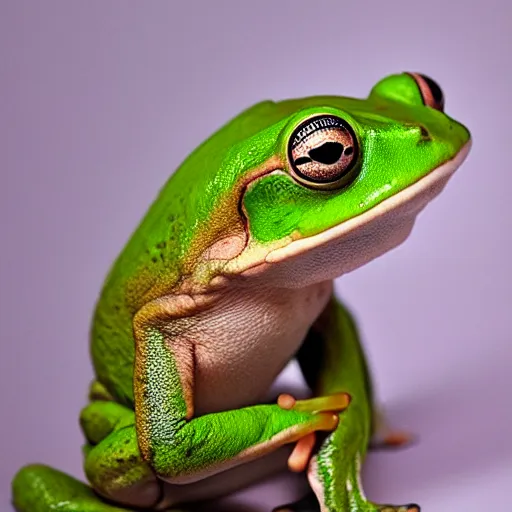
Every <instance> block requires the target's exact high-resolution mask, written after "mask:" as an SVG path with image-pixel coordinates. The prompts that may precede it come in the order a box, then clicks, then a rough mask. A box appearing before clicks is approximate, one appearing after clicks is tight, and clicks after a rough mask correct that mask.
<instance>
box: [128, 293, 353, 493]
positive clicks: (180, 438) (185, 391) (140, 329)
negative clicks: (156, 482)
mask: <svg viewBox="0 0 512 512" xmlns="http://www.w3.org/2000/svg"><path fill="white" fill-rule="evenodd" d="M200 308H201V305H199V304H198V302H197V300H193V299H191V298H190V297H188V296H180V297H174V298H170V299H167V298H164V299H159V300H157V301H154V302H152V303H150V304H148V305H147V306H145V307H144V308H143V309H142V310H141V311H140V312H139V313H138V314H137V315H136V317H135V319H134V333H135V340H136V343H135V345H136V349H135V370H134V396H135V414H136V427H137V434H138V441H139V446H140V450H141V454H142V457H143V458H144V460H145V461H146V462H147V463H148V464H149V466H150V467H151V468H152V469H153V471H154V472H155V473H156V475H158V477H159V478H160V479H162V480H165V481H167V482H169V483H173V484H185V483H191V482H195V481H198V480H201V479H204V478H207V477H209V476H211V475H214V474H216V473H219V472H221V471H224V470H226V469H228V468H231V467H234V466H237V465H239V464H242V463H245V462H249V461H251V460H253V459H256V458H259V457H261V456H263V455H266V454H268V453H270V452H273V451H274V450H276V449H277V448H279V447H280V446H282V445H284V444H287V443H293V442H295V441H299V440H300V439H302V438H304V437H307V436H308V435H309V434H311V433H313V432H315V431H320V430H322V431H329V432H330V431H332V430H333V429H334V428H335V427H336V425H337V423H338V421H339V420H338V414H336V413H337V412H339V411H341V410H343V409H345V408H346V407H347V405H348V402H349V397H348V396H347V395H346V394H345V393H339V394H337V395H334V396H331V397H328V398H325V399H323V400H318V399H315V400H304V401H300V400H299V401H297V402H295V401H294V403H293V404H292V405H291V406H290V404H289V402H287V400H286V399H285V400H284V402H285V403H284V405H283V404H281V405H280V404H274V405H266V404H265V405H255V406H250V407H244V408H241V409H236V410H227V411H221V412H214V413H209V414H205V415H203V416H195V415H194V398H195V397H194V376H195V374H196V373H197V365H199V364H201V362H200V361H196V358H195V346H196V344H197V343H201V342H204V341H205V340H202V339H200V337H201V330H200V329H196V328H194V323H193V322H194V318H193V315H196V314H199V313H200V312H201V309H200ZM189 320H190V321H189ZM236 341H237V340H234V343H235V342H236Z"/></svg>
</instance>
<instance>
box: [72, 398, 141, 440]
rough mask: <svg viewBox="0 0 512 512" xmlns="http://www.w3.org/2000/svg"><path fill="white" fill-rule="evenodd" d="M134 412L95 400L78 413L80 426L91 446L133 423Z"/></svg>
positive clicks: (118, 405)
mask: <svg viewBox="0 0 512 512" xmlns="http://www.w3.org/2000/svg"><path fill="white" fill-rule="evenodd" d="M134 421H135V419H134V412H133V411H132V410H131V409H128V408H127V407H125V406H124V405H121V404H118V403H116V402H111V401H104V400H95V401H93V402H90V403H89V404H88V405H86V406H85V407H84V408H83V409H82V411H81V413H80V426H81V427H82V431H83V433H84V435H85V437H86V439H87V441H88V442H89V443H90V444H92V445H95V444H98V443H99V442H101V441H102V440H103V439H105V438H106V437H107V436H108V435H109V434H111V433H112V432H113V431H114V429H117V428H120V427H121V426H122V425H127V424H130V423H134Z"/></svg>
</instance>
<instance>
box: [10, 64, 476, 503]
mask: <svg viewBox="0 0 512 512" xmlns="http://www.w3.org/2000/svg"><path fill="white" fill-rule="evenodd" d="M417 80H418V77H416V78H414V76H412V75H408V74H402V75H393V76H391V77H388V78H386V79H384V80H382V81H381V82H379V83H378V84H377V85H376V86H375V87H374V88H373V90H372V92H371V94H370V96H369V97H368V98H367V99H365V100H357V99H352V98H342V97H332V96H329V97H315V98H304V99H300V100H288V101H283V102H279V103H273V102H263V103H260V104H258V105H255V106H254V107H252V108H251V109H249V110H247V111H245V112H243V113H242V114H240V115H239V116H238V117H237V118H235V119H233V120H232V121H231V122H229V123H228V124H227V125H226V126H224V127H223V128H222V129H220V130H219V131H218V132H217V133H215V134H214V135H212V137H210V138H209V139H208V140H207V141H205V142H204V143H203V144H202V145H200V146H199V147H198V148H197V149H196V150H195V151H194V152H193V153H192V154H191V155H190V156H189V157H188V158H187V159H186V160H185V162H183V164H182V165H181V166H180V168H179V169H178V170H177V171H176V173H174V174H173V176H172V177H171V178H170V179H169V181H168V182H167V183H166V185H165V186H164V187H163V189H162V191H161V192H160V194H159V196H158V198H157V200H156V201H155V202H154V204H153V205H152V206H151V208H150V209H149V211H148V213H147V214H146V216H145V217H144V219H143V220H142V222H141V224H140V226H139V227H138V229H137V230H136V231H135V233H134V235H133V236H132V238H131V239H130V241H129V242H128V244H127V246H126V247H125V249H124V250H123V252H122V253H121V255H120V256H119V258H118V259H117V261H116V262H115V264H114V265H113V267H112V269H111V271H110V273H109V275H108V277H107V279H106V282H105V285H104V288H103V290H102V293H101V296H100V299H99V301H98V304H97V307H96V310H95V315H94V319H93V325H92V331H91V353H92V359H93V363H94V369H95V374H96V379H97V380H96V382H95V383H94V384H93V386H92V388H91V392H90V403H89V405H87V406H86V407H85V409H84V410H83V411H82V414H81V418H80V420H81V425H82V429H83V431H84V434H85V437H86V439H87V444H86V446H85V447H84V450H83V453H84V467H85V473H86V475H87V478H88V480H89V482H90V484H91V486H92V488H93V489H94V492H93V491H91V490H90V489H89V488H88V487H87V486H85V485H83V484H81V483H80V482H77V481H76V480H74V479H72V478H70V477H68V476H66V475H63V474H62V473H59V472H58V471H56V470H53V469H50V468H47V467H44V466H28V467H25V468H22V469H21V470H20V472H19V473H18V474H17V475H16V477H15V479H14V481H13V501H14V504H15V506H16V508H17V510H18V511H19V512H45V511H49V510H55V509H58V510H61V511H63V512H74V511H78V510H80V511H82V512H93V511H98V512H103V511H116V510H133V509H152V510H173V511H176V510H178V509H177V508H176V507H179V506H180V504H181V503H186V502H190V501H193V500H194V499H199V498H201V499H204V498H211V497H215V496H217V495H220V494H223V493H226V492H230V491H232V490H234V489H236V488H237V487H238V486H240V485H245V484H246V483H248V482H249V481H250V480H251V478H256V476H262V475H264V474H265V473H270V472H272V471H275V470H276V469H277V468H278V467H282V466H280V464H281V465H282V463H283V462H284V461H285V460H286V458H287V457H288V456H289V455H290V450H289V449H288V446H289V445H292V446H293V444H294V443H295V442H296V441H299V440H301V439H303V438H307V437H308V436H310V434H312V433H315V432H317V433H321V432H324V434H323V441H322V443H321V444H320V446H319V447H318V450H316V451H315V453H314V456H313V457H312V458H311V461H310V463H309V467H308V475H309V479H310V483H311V487H312V490H313V491H314V494H315V497H313V496H308V497H306V498H305V499H304V500H302V501H301V502H299V503H297V504H295V505H289V506H287V507H285V509H287V510H296V511H304V512H308V510H311V512H313V511H315V512H317V511H318V510H321V511H322V512H326V511H329V512H349V511H350V512H353V511H356V510H363V511H371V512H374V511H376V510H399V511H400V512H403V511H406V510H410V511H413V510H416V508H415V507H414V506H410V507H407V506H404V507H388V508H385V507H384V508H383V507H382V506H380V507H379V506H377V505H375V504H372V503H369V502H367V501H366V499H365V498H364V495H363V494H362V490H361V487H360V484H359V469H360V465H361V463H362V460H363V458H364V455H365V452H366V449H367V446H368V441H369V437H370V434H371V429H372V400H371V390H370V384H369V375H368V372H367V369H366V364H365V361H364V355H363V352H362V350H361V347H360V344H359V341H358V338H357V335H356V332H355V327H354V324H353V321H352V320H351V318H350V315H349V314H348V313H347V311H346V310H345V309H344V308H343V307H342V306H340V305H339V304H337V303H336V302H335V300H334V299H333V298H332V279H333V278H334V277H336V276H339V275H341V274H343V273H345V272H347V271H350V270H353V269H354V268H357V267H358V266H360V265H362V264H364V263H365V262H366V261H369V260H371V259H373V258H375V257H376V256H378V255H380V254H382V253H383V252H386V251H387V250H389V249H391V248H392V247H394V246H396V245H397V244H399V243H401V242H402V241H403V240H404V239H405V238H406V237H407V235H408V233H409V231H410V229H411V228H412V225H413V222H414V218H415V216H416V215H417V214H418V213H419V211H421V209H422V208H423V207H424V206H425V205H426V204H427V203H428V201H430V200H431V199H432V198H433V197H435V196H436V195H437V194H438V193H439V192H440V191H441V189H442V188H443V186H444V185H445V183H446V182H447V180H448V178H449V176H450V175H451V173H452V172H453V170H455V168H456V167H457V166H458V165H459V164H460V162H461V161H462V159H463V158H464V156H465V154H466V153H467V150H468V148H469V143H468V141H469V133H468V131H467V130H466V128H465V127H463V126H462V125H460V124H459V123H457V122H456V121H454V120H452V119H450V118H449V117H448V116H446V115H445V114H444V113H442V112H441V111H439V110H436V108H430V107H427V106H425V104H424V99H425V98H424V95H425V94H424V91H423V89H424V88H425V83H423V85H422V87H423V89H421V88H419V87H418V83H417ZM422 91H423V92H422ZM431 100H432V98H431ZM322 114H329V115H334V116H338V117H341V118H343V119H344V120H345V121H346V122H347V123H349V124H350V125H351V127H352V129H353V130H354V133H355V136H356V137H357V142H358V146H359V148H360V155H358V163H357V166H358V167H357V173H355V174H354V177H355V178H354V180H353V182H352V183H350V184H349V185H347V186H345V187H344V188H342V189H339V190H331V191H325V190H316V189H314V188H309V187H305V186H304V185H303V184H299V183H297V181H295V180H294V179H293V177H292V176H291V174H290V172H289V163H288V160H287V147H288V140H289V139H290V137H291V136H292V134H293V132H294V130H295V128H296V127H297V126H298V125H300V124H301V123H303V122H304V120H305V119H308V118H310V117H311V116H317V115H322ZM297 354H298V357H299V360H300V363H301V367H302V369H303V372H304V374H305V377H306V379H307V380H308V382H309V383H310V385H311V387H312V389H313V391H314V394H315V397H318V398H313V399H311V400H305V401H298V402H292V403H291V405H290V404H289V405H288V406H283V405H282V404H281V405H278V404H262V403H261V400H262V398H263V396H264V395H265V393H266V391H267V390H268V388H269V386H270V385H271V384H272V382H273V380H274V379H275V377H276V376H277V375H278V373H279V372H280V371H281V370H282V369H283V367H284V366H285V365H286V363H287V362H288V361H289V360H290V359H291V358H293V357H295V356H296V355H297ZM347 393H348V395H350V397H351V400H352V401H351V403H350V405H349V406H348V408H347V403H348V402H347V397H348V395H347ZM317 435H320V436H321V434H317ZM282 455H284V458H283V457H282ZM109 503H115V505H111V504H109ZM116 507H126V509H125V508H116Z"/></svg>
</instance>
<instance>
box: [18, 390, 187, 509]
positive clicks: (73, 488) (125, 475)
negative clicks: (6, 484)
mask: <svg viewBox="0 0 512 512" xmlns="http://www.w3.org/2000/svg"><path fill="white" fill-rule="evenodd" d="M80 423H81V426H82V430H83V432H84V434H85V437H86V439H87V442H88V444H87V445H86V446H85V447H84V456H85V472H86V474H87V476H88V479H89V481H90V482H91V484H92V486H93V487H94V489H95V490H96V491H98V493H99V494H97V493H96V492H95V491H94V490H93V489H92V488H91V487H89V486H88V485H86V484H84V483H82V482H80V481H79V480H76V479H75V478H73V477H71V476H69V475H66V474H65V473H62V472H60V471H58V470H56V469H53V468H50V467H48V466H44V465H30V466H26V467H24V468H22V469H21V470H20V471H19V472H18V474H17V475H16V476H15V478H14V480H13V483H12V494H13V504H14V507H15V508H16V510H17V511H18V512H50V511H52V510H59V512H133V511H134V510H140V509H141V508H144V509H145V510H156V508H157V505H158V503H159V502H160V500H161V498H162V488H161V483H160V482H158V481H157V480H156V477H155V476H154V475H153V474H152V472H151V471H150V470H149V468H148V467H147V465H146V464H145V463H144V462H143V461H142V460H141V458H140V454H139V449H138V446H137V438H136V433H135V426H134V425H133V423H134V413H133V411H132V410H130V409H128V408H126V407H124V406H122V405H120V404H118V403H116V402H113V401H109V400H104V399H103V400H93V401H92V402H91V403H89V405H87V406H86V407H85V408H84V409H83V410H82V413H81V415H80ZM100 494H101V495H100ZM114 502H115V503H114ZM159 510H162V508H161V507H160V508H159ZM168 512H182V511H181V509H178V508H173V509H170V510H168Z"/></svg>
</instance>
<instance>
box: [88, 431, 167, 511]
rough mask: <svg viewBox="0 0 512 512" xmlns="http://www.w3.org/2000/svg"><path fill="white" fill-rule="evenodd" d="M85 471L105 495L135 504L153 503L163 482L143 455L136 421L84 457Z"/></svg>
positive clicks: (142, 506) (98, 490) (144, 505)
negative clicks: (140, 449) (138, 441)
mask: <svg viewBox="0 0 512 512" xmlns="http://www.w3.org/2000/svg"><path fill="white" fill-rule="evenodd" d="M84 469H85V474H86V475H87V478H88V480H89V482H90V483H91V486H92V487H93V489H94V490H95V491H97V492H98V493H99V494H101V495H102V496H104V497H106V498H108V499H110V500H112V501H115V502H118V503H121V504H124V505H129V506H133V507H141V508H146V507H147V508H150V507H154V506H155V505H156V504H157V503H158V502H159V500H160V498H161V492H162V488H161V485H162V483H161V482H160V481H159V480H158V479H157V477H156V476H155V474H154V472H153V471H152V470H151V468H150V467H149V465H148V464H147V463H146V462H145V461H144V460H143V459H142V457H141V455H140V451H139V447H138V443H137V435H136V432H135V427H134V426H133V425H130V426H127V427H124V428H121V429H119V430H115V431H113V432H111V433H110V434H109V435H108V436H107V437H105V438H104V439H103V440H102V441H101V442H100V443H99V444H97V445H96V446H93V447H92V448H91V449H90V450H89V452H88V454H87V456H86V458H85V467H84Z"/></svg>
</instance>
